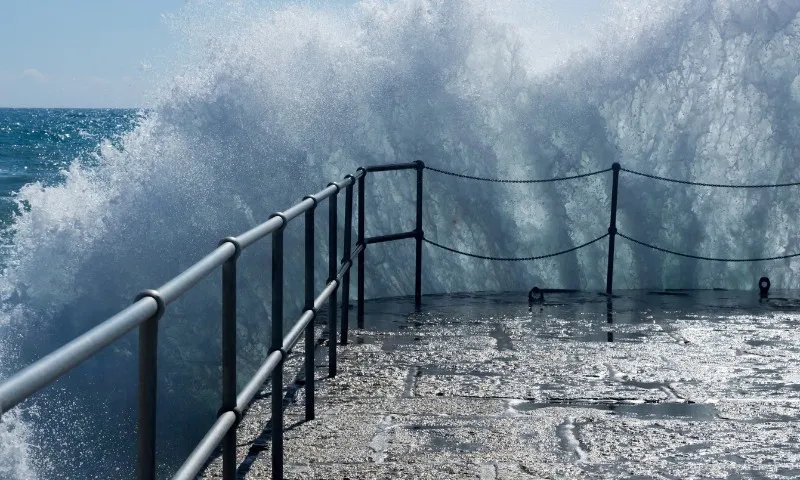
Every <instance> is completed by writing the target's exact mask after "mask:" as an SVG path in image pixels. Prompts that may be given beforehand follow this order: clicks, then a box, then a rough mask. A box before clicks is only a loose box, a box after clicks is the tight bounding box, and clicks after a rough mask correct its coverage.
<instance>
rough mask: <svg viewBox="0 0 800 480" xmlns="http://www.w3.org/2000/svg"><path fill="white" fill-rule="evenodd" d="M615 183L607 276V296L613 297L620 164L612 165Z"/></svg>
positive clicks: (612, 187) (609, 232) (609, 228)
mask: <svg viewBox="0 0 800 480" xmlns="http://www.w3.org/2000/svg"><path fill="white" fill-rule="evenodd" d="M611 169H612V171H613V183H612V184H611V221H610V222H609V226H608V273H607V274H606V295H611V291H612V290H613V287H614V240H615V238H616V236H617V190H618V188H619V169H620V165H619V163H616V162H614V164H613V165H611Z"/></svg>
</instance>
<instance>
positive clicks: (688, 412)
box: [510, 400, 719, 421]
mask: <svg viewBox="0 0 800 480" xmlns="http://www.w3.org/2000/svg"><path fill="white" fill-rule="evenodd" d="M553 407H560V408H591V409H595V410H603V411H607V412H610V413H612V414H614V415H619V416H621V417H630V418H646V419H649V420H669V419H688V420H692V421H714V420H719V417H718V416H717V409H716V407H715V406H714V405H712V404H708V403H687V402H661V403H655V402H644V403H624V402H619V401H608V402H603V401H602V400H597V401H591V402H590V401H585V402H571V403H565V402H557V403H543V402H519V403H516V402H515V403H514V404H513V405H511V407H510V408H512V409H514V410H517V411H519V412H530V411H533V410H540V409H543V408H553Z"/></svg>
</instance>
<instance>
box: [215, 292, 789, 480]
mask: <svg viewBox="0 0 800 480" xmlns="http://www.w3.org/2000/svg"><path fill="white" fill-rule="evenodd" d="M681 293H683V294H684V295H653V294H649V293H648V292H628V293H622V294H619V295H617V296H616V298H614V299H613V303H609V302H608V301H607V299H606V297H604V296H600V295H596V294H588V293H559V294H549V295H547V296H546V299H545V303H544V304H541V305H540V304H535V305H532V306H529V305H528V303H527V296H526V294H524V293H519V294H488V293H487V294H465V295H447V296H430V297H425V299H424V306H423V309H422V311H421V312H420V313H413V304H412V303H411V301H410V300H409V299H388V300H378V301H372V302H368V303H367V316H366V324H367V326H368V327H369V328H367V329H366V330H355V329H354V330H351V334H350V338H351V343H350V344H349V345H347V346H343V347H341V348H340V349H339V355H340V357H339V368H340V370H339V374H338V375H337V376H336V377H335V378H328V376H327V353H326V350H325V348H324V347H322V346H321V347H320V348H319V349H318V352H317V363H318V369H317V381H318V390H317V405H316V409H317V418H316V420H313V421H310V422H305V421H304V420H303V416H302V415H303V408H304V407H303V405H304V398H303V392H302V389H299V390H296V391H295V390H294V389H289V390H288V391H287V403H288V405H287V409H286V421H285V424H286V426H287V428H288V430H287V432H286V438H285V449H286V450H285V452H286V457H285V458H286V477H287V478H364V479H373V478H374V479H378V478H421V479H427V478H430V479H446V478H454V479H455V478H480V479H518V478H519V479H522V478H609V479H610V478H657V479H661V478H663V479H688V478H723V479H739V478H742V479H744V478H776V479H778V478H798V477H800V429H798V428H797V425H798V423H797V422H798V420H800V367H799V366H798V360H800V330H798V326H800V309H798V307H800V301H797V300H795V299H793V298H797V296H794V297H793V296H792V292H785V294H784V295H785V296H784V297H781V298H776V299H772V300H770V301H767V302H759V301H758V298H757V297H758V296H757V293H753V292H722V291H705V292H692V291H683V292H681ZM354 316H355V315H353V317H354ZM322 322H324V319H322ZM320 328H322V327H321V326H320ZM319 333H320V334H324V332H322V331H320V332H319ZM300 370H301V368H300V365H299V359H298V358H296V357H295V358H292V359H291V360H290V361H289V364H288V365H287V372H295V371H300ZM268 420H269V396H268V394H266V395H265V396H264V398H262V399H260V400H258V401H257V402H256V403H255V404H254V405H253V407H252V408H251V409H250V411H249V412H248V413H247V415H246V417H245V419H244V421H243V423H242V425H241V427H240V433H239V444H240V445H241V447H240V452H239V457H240V462H241V464H240V467H239V476H240V478H248V479H249V478H253V479H261V478H270V451H269V427H268ZM219 463H220V461H219V459H215V460H214V461H213V462H212V463H211V465H210V466H209V468H208V469H207V471H206V473H205V477H204V478H221V476H220V474H219Z"/></svg>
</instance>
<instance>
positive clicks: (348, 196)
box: [340, 175, 353, 345]
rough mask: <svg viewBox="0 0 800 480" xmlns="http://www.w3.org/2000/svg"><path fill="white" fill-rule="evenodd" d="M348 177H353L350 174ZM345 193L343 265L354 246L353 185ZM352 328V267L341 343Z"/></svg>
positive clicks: (344, 293) (345, 291)
mask: <svg viewBox="0 0 800 480" xmlns="http://www.w3.org/2000/svg"><path fill="white" fill-rule="evenodd" d="M348 177H351V178H352V176H350V175H348ZM344 192H345V195H344V253H343V255H342V265H344V264H345V263H346V262H349V261H350V255H351V254H352V248H351V246H350V242H351V241H352V232H353V185H352V184H350V185H348V186H347V187H346V188H345V191H344ZM348 328H350V269H347V271H346V272H345V273H344V277H343V278H342V331H341V333H340V335H341V344H342V345H347V330H348Z"/></svg>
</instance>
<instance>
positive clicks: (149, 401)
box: [136, 290, 165, 480]
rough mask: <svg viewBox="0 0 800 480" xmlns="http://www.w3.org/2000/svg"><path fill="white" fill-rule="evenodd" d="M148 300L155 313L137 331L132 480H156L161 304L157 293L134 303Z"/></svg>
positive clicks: (162, 311) (149, 292)
mask: <svg viewBox="0 0 800 480" xmlns="http://www.w3.org/2000/svg"><path fill="white" fill-rule="evenodd" d="M143 297H152V298H153V299H154V300H155V301H156V304H157V305H158V310H157V311H156V314H155V315H153V317H152V318H150V319H149V320H147V321H146V322H145V323H143V324H142V325H141V326H140V327H139V393H138V399H137V413H138V418H137V430H138V432H137V438H136V452H137V459H136V478H137V479H138V480H155V478H156V391H157V388H156V387H157V385H158V321H159V320H160V319H161V316H162V315H163V314H164V308H165V304H164V300H163V299H162V298H161V295H159V293H158V292H157V291H154V290H147V291H145V292H142V293H141V294H139V296H137V297H136V300H139V299H141V298H143Z"/></svg>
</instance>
